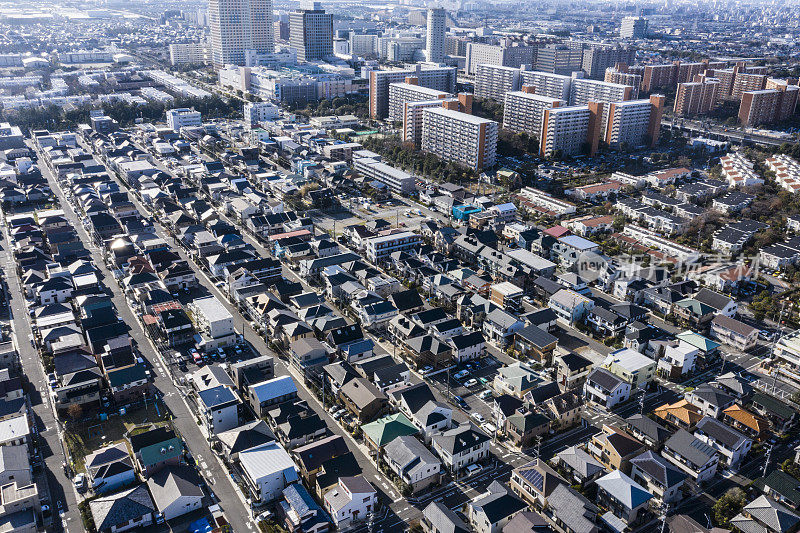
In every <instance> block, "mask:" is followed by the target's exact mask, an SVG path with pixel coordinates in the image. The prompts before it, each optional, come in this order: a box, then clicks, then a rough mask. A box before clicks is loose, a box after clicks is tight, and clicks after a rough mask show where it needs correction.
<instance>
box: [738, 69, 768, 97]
mask: <svg viewBox="0 0 800 533" xmlns="http://www.w3.org/2000/svg"><path fill="white" fill-rule="evenodd" d="M766 84H767V77H766V76H765V75H763V74H749V73H747V72H739V73H737V74H736V76H735V77H734V79H733V88H732V89H731V99H732V100H741V99H742V95H743V94H744V93H746V92H751V91H760V90H762V89H763V88H764V87H765V86H766Z"/></svg>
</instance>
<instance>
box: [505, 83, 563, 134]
mask: <svg viewBox="0 0 800 533" xmlns="http://www.w3.org/2000/svg"><path fill="white" fill-rule="evenodd" d="M531 89H532V87H531V86H525V87H523V90H522V91H511V92H508V93H506V99H505V106H504V107H503V129H506V130H509V131H513V132H515V133H527V134H528V135H529V136H531V137H536V138H539V136H540V135H541V133H542V123H543V121H544V115H545V110H547V109H552V108H555V107H560V106H563V105H566V101H564V100H560V99H557V98H550V97H548V96H540V95H538V94H533V93H532V90H531Z"/></svg>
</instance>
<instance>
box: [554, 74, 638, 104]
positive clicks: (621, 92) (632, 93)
mask: <svg viewBox="0 0 800 533" xmlns="http://www.w3.org/2000/svg"><path fill="white" fill-rule="evenodd" d="M637 96H639V88H638V87H632V86H630V85H621V84H619V83H606V82H604V81H599V80H589V79H586V78H575V79H573V80H572V90H571V92H570V98H569V103H570V105H585V104H588V103H589V102H622V101H624V100H633V99H634V98H636V97H637Z"/></svg>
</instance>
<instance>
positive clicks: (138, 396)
mask: <svg viewBox="0 0 800 533" xmlns="http://www.w3.org/2000/svg"><path fill="white" fill-rule="evenodd" d="M106 381H108V386H109V388H110V389H111V393H112V394H113V395H114V400H115V401H116V402H117V405H127V404H128V403H131V402H135V401H141V400H142V395H143V394H150V380H149V379H148V377H147V372H146V371H145V369H144V365H141V364H135V365H132V366H126V367H122V368H110V369H108V370H107V372H106Z"/></svg>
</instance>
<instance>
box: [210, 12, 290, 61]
mask: <svg viewBox="0 0 800 533" xmlns="http://www.w3.org/2000/svg"><path fill="white" fill-rule="evenodd" d="M208 23H209V26H211V61H212V62H213V63H214V66H215V67H222V66H224V65H245V64H246V60H245V58H246V57H247V56H248V55H249V54H250V55H251V54H253V53H255V54H269V53H272V52H274V51H275V36H274V33H273V31H274V30H273V14H272V0H208Z"/></svg>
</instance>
